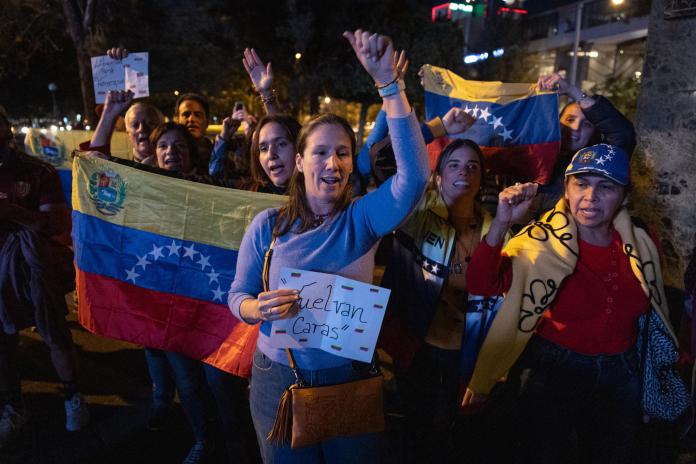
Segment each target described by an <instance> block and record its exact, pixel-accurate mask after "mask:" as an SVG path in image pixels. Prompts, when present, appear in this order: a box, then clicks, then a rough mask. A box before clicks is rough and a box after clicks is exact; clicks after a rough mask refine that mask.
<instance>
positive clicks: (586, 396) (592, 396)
mask: <svg viewBox="0 0 696 464" xmlns="http://www.w3.org/2000/svg"><path fill="white" fill-rule="evenodd" d="M510 377H511V379H510V380H511V381H513V382H514V381H517V382H519V401H520V408H521V423H520V425H519V432H520V439H521V442H522V449H521V452H522V455H523V456H524V458H525V462H529V463H534V464H543V463H558V462H564V463H571V462H575V459H577V462H580V463H593V464H598V463H612V464H621V463H627V462H629V461H630V457H631V451H632V448H633V444H634V438H635V435H636V433H637V430H638V426H639V423H640V417H641V408H640V395H641V381H640V376H639V375H638V359H637V356H636V353H635V351H634V350H630V351H628V352H626V353H621V354H617V355H596V356H591V355H583V354H580V353H576V352H574V351H571V350H569V349H566V348H563V347H561V346H559V345H556V344H554V343H552V342H550V341H547V340H544V339H543V338H541V337H539V336H536V335H535V336H533V337H532V339H531V341H530V342H529V344H528V345H527V347H526V348H525V351H524V352H523V353H522V355H521V356H520V359H519V360H518V362H517V364H516V365H515V367H513V369H512V370H511V373H510Z"/></svg>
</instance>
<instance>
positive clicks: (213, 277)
mask: <svg viewBox="0 0 696 464" xmlns="http://www.w3.org/2000/svg"><path fill="white" fill-rule="evenodd" d="M211 267H212V266H211ZM206 275H207V276H208V279H209V280H208V284H212V283H213V282H218V283H220V282H219V281H218V277H219V276H220V273H219V272H215V269H213V270H212V271H210V272H209V273H207V274H206Z"/></svg>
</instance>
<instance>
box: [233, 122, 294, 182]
mask: <svg viewBox="0 0 696 464" xmlns="http://www.w3.org/2000/svg"><path fill="white" fill-rule="evenodd" d="M272 122H274V123H276V124H279V125H280V126H281V127H282V128H283V129H285V136H286V137H287V139H288V140H289V141H290V142H292V145H293V147H297V137H298V134H299V133H300V129H301V127H302V126H300V123H299V122H297V120H296V119H295V118H293V117H292V116H288V115H285V114H271V115H267V116H264V117H263V118H261V120H260V121H259V122H258V124H257V125H256V128H255V129H254V135H253V136H252V137H251V147H250V149H249V156H250V163H249V171H250V177H249V179H248V181H247V182H245V185H244V187H245V188H244V189H245V190H251V191H253V192H257V191H258V190H259V189H261V188H264V187H270V186H271V185H272V184H273V183H272V182H271V179H269V178H268V174H266V171H264V170H263V167H262V166H261V161H260V160H259V157H260V156H261V150H260V149H259V137H260V136H261V128H262V127H263V126H265V125H266V124H269V123H272Z"/></svg>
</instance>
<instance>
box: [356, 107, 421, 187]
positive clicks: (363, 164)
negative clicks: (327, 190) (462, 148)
mask: <svg viewBox="0 0 696 464" xmlns="http://www.w3.org/2000/svg"><path fill="white" fill-rule="evenodd" d="M420 129H421V134H422V135H423V140H424V141H425V143H426V144H429V143H430V142H432V141H433V138H434V137H433V133H432V132H431V130H430V128H429V127H428V125H427V124H425V123H421V124H420ZM387 135H389V127H388V126H387V113H385V112H384V110H379V113H377V118H376V119H375V125H374V126H373V127H372V130H371V131H370V134H369V135H368V136H367V139H366V140H365V143H364V144H363V146H362V148H361V149H360V152H359V153H358V156H357V165H358V174H360V176H361V177H369V176H370V175H372V160H371V159H370V149H371V148H372V146H373V145H374V144H375V143H377V142H379V141H380V140H382V139H383V138H384V137H386V136H387Z"/></svg>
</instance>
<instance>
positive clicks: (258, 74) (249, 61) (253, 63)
mask: <svg viewBox="0 0 696 464" xmlns="http://www.w3.org/2000/svg"><path fill="white" fill-rule="evenodd" d="M242 64H243V65H244V69H245V70H246V72H247V74H249V78H251V83H252V84H253V85H254V88H255V89H256V91H257V92H259V93H265V92H270V91H271V89H272V88H273V69H272V68H271V62H270V61H269V62H268V64H265V65H264V64H263V61H261V58H260V57H259V54H258V53H256V50H254V49H253V48H245V49H244V57H242Z"/></svg>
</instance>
